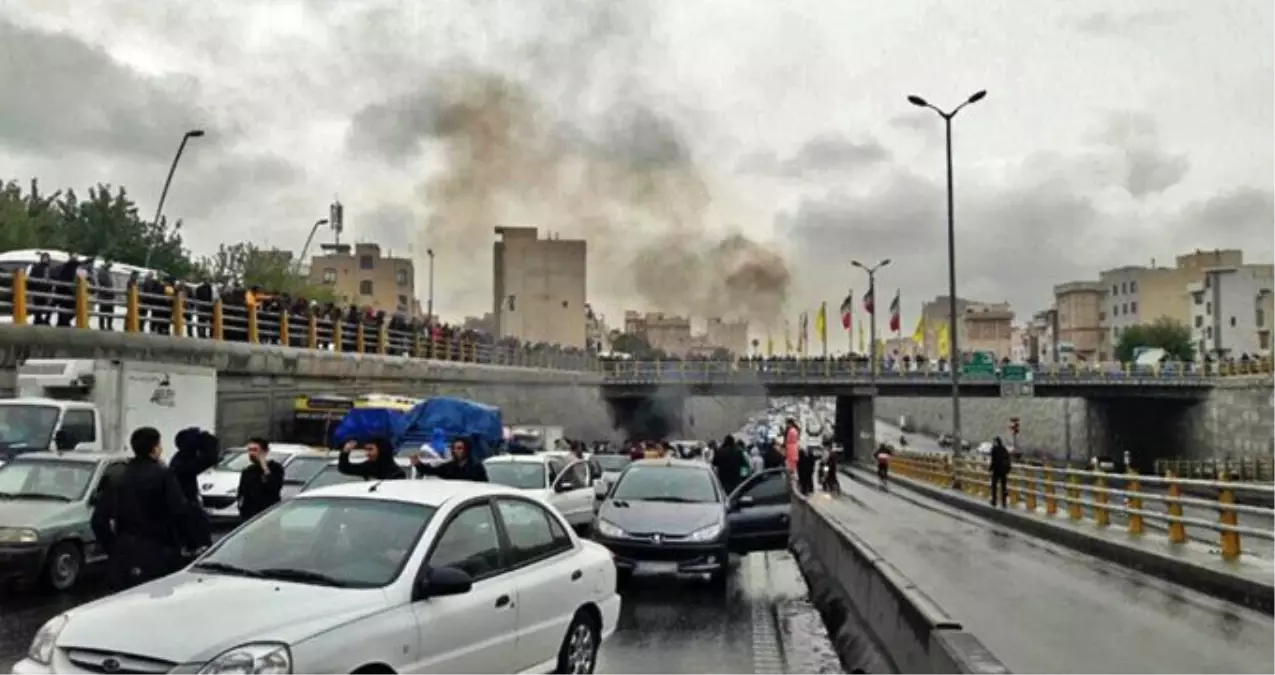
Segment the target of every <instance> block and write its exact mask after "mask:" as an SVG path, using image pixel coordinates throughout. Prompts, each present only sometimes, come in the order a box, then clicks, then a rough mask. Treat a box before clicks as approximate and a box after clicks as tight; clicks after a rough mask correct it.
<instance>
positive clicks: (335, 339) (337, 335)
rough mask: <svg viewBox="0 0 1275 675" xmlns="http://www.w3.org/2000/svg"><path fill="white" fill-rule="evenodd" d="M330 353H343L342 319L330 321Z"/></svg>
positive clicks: (343, 330) (343, 328)
mask: <svg viewBox="0 0 1275 675" xmlns="http://www.w3.org/2000/svg"><path fill="white" fill-rule="evenodd" d="M332 351H334V352H336V353H338V354H340V353H341V352H343V351H345V319H344V317H337V318H336V319H334V320H333V321H332Z"/></svg>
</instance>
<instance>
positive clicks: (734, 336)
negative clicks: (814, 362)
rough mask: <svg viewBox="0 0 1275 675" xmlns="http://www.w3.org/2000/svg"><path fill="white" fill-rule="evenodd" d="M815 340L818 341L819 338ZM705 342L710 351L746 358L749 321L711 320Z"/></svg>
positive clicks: (706, 329) (708, 323)
mask: <svg viewBox="0 0 1275 675" xmlns="http://www.w3.org/2000/svg"><path fill="white" fill-rule="evenodd" d="M814 339H815V340H816V341H818V337H814ZM704 342H705V346H707V347H709V348H710V349H711V348H721V349H725V350H727V351H729V352H730V353H732V354H735V355H736V356H744V355H746V354H748V321H733V320H729V319H722V318H717V317H714V318H710V319H708V322H707V327H706V328H705V331H704ZM815 348H816V349H818V348H819V347H815ZM811 353H814V352H811Z"/></svg>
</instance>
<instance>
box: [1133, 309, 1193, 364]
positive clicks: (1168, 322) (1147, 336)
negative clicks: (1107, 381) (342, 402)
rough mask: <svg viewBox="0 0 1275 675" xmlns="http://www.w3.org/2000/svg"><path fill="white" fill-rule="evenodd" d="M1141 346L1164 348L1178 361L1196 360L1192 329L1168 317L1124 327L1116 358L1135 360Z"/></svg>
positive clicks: (1170, 356) (1171, 357)
mask: <svg viewBox="0 0 1275 675" xmlns="http://www.w3.org/2000/svg"><path fill="white" fill-rule="evenodd" d="M1139 347H1151V348H1159V349H1163V350H1164V351H1166V352H1168V354H1169V358H1170V359H1172V360H1176V361H1194V360H1195V346H1194V345H1193V344H1191V329H1190V328H1188V327H1187V326H1186V325H1185V324H1183V323H1181V322H1179V321H1174V320H1173V319H1170V318H1168V317H1161V318H1159V319H1156V320H1155V322H1154V323H1143V324H1138V325H1136V326H1129V327H1128V328H1126V329H1124V331H1123V332H1122V333H1120V341H1119V343H1117V344H1116V359H1117V360H1119V361H1120V362H1121V363H1129V362H1131V361H1133V360H1134V358H1135V356H1134V353H1135V352H1136V351H1137V350H1138V348H1139Z"/></svg>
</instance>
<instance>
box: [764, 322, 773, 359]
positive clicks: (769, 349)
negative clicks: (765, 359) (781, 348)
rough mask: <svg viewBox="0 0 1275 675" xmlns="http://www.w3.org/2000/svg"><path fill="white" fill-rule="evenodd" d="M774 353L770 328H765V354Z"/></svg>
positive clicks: (771, 354)
mask: <svg viewBox="0 0 1275 675" xmlns="http://www.w3.org/2000/svg"><path fill="white" fill-rule="evenodd" d="M774 355H775V339H774V338H772V337H771V336H770V329H769V328H767V329H766V356H774Z"/></svg>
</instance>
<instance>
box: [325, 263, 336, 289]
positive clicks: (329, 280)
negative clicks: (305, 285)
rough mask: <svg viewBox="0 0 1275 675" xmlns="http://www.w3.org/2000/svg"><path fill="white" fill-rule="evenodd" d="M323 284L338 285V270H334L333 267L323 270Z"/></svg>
mask: <svg viewBox="0 0 1275 675" xmlns="http://www.w3.org/2000/svg"><path fill="white" fill-rule="evenodd" d="M323 283H325V284H329V285H331V284H335V283H336V270H334V269H332V268H331V267H327V268H324V270H323Z"/></svg>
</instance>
